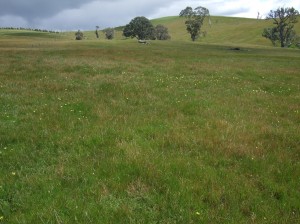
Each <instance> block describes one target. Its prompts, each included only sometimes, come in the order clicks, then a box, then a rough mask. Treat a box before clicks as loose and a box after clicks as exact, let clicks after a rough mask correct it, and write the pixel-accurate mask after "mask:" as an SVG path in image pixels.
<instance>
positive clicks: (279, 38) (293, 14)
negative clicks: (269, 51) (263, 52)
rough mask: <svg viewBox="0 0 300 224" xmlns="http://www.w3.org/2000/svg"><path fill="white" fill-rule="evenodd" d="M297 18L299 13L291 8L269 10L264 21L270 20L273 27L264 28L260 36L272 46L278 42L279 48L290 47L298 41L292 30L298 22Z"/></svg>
mask: <svg viewBox="0 0 300 224" xmlns="http://www.w3.org/2000/svg"><path fill="white" fill-rule="evenodd" d="M297 17H299V12H298V11H297V10H296V9H294V8H293V7H292V8H283V7H281V8H278V9H277V10H275V11H273V10H271V11H270V12H269V14H268V16H267V17H266V19H267V20H272V21H273V24H274V26H273V27H268V28H265V29H264V31H263V33H262V36H263V37H265V38H267V39H269V40H270V41H271V42H272V43H273V45H276V43H277V42H279V43H280V46H281V47H288V46H290V45H291V44H293V43H294V42H296V41H297V40H298V39H299V37H298V36H297V35H296V31H295V29H294V25H295V23H297V22H298V18H297ZM296 44H297V43H296Z"/></svg>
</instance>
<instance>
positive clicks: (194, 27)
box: [179, 6, 209, 41]
mask: <svg viewBox="0 0 300 224" xmlns="http://www.w3.org/2000/svg"><path fill="white" fill-rule="evenodd" d="M179 16H181V17H183V16H184V17H186V18H187V20H186V21H185V25H186V30H187V31H188V33H189V34H191V38H192V40H193V41H195V40H196V39H197V38H198V37H199V35H200V32H201V27H202V25H203V22H204V19H205V17H207V16H209V10H208V9H207V8H204V7H201V6H199V7H197V8H195V9H194V10H193V9H192V8H191V7H186V8H185V9H184V10H182V11H181V12H180V14H179Z"/></svg>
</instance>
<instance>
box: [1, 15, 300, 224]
mask: <svg viewBox="0 0 300 224" xmlns="http://www.w3.org/2000/svg"><path fill="white" fill-rule="evenodd" d="M212 22H213V25H212V27H211V28H209V27H207V28H205V29H207V36H206V37H205V38H203V39H199V40H198V41H197V42H195V43H193V42H192V41H190V40H189V36H188V35H187V34H186V31H185V27H184V20H182V19H181V18H178V17H168V18H161V19H158V20H154V21H153V23H155V24H157V23H162V24H164V25H166V26H168V27H169V31H170V34H171V36H172V40H171V41H152V42H151V44H150V45H141V44H138V43H137V42H136V40H130V39H128V40H125V39H124V38H123V37H122V36H121V35H120V33H118V34H117V38H116V39H114V40H112V41H108V40H104V39H103V35H102V39H100V40H96V38H95V36H94V34H93V32H92V31H90V32H85V34H86V36H87V39H86V40H83V41H75V40H74V38H75V36H74V33H73V32H70V33H62V34H48V33H38V32H30V31H19V30H18V31H15V30H0V50H1V51H0V65H1V66H0V102H1V103H0V223H16V224H17V223H101V224H102V223H299V222H300V163H299V161H300V148H299V145H300V106H299V99H300V63H299V61H300V51H299V50H298V49H281V48H274V47H271V44H270V43H269V42H268V41H267V40H265V39H264V38H262V37H261V31H262V28H263V27H265V25H266V23H267V22H266V21H257V20H251V19H239V18H226V17H213V18H212ZM245 25H247V28H245ZM297 29H298V30H299V25H298V26H297ZM232 46H239V47H241V50H240V51H234V50H231V48H232Z"/></svg>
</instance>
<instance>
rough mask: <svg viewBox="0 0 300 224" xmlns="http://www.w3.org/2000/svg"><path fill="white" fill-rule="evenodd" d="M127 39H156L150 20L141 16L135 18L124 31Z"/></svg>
mask: <svg viewBox="0 0 300 224" xmlns="http://www.w3.org/2000/svg"><path fill="white" fill-rule="evenodd" d="M123 35H124V36H125V37H131V38H137V39H139V40H145V39H154V38H155V35H154V27H153V25H152V23H151V22H150V20H148V19H147V18H145V17H143V16H141V17H135V18H134V19H132V20H131V21H130V23H129V24H127V25H126V26H125V28H124V30H123Z"/></svg>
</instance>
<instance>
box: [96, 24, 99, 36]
mask: <svg viewBox="0 0 300 224" xmlns="http://www.w3.org/2000/svg"><path fill="white" fill-rule="evenodd" d="M98 29H99V26H96V31H95V34H96V37H97V39H98V38H99V33H98Z"/></svg>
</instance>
